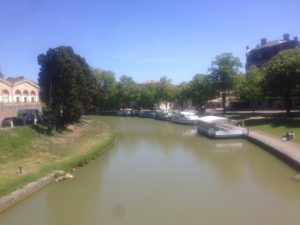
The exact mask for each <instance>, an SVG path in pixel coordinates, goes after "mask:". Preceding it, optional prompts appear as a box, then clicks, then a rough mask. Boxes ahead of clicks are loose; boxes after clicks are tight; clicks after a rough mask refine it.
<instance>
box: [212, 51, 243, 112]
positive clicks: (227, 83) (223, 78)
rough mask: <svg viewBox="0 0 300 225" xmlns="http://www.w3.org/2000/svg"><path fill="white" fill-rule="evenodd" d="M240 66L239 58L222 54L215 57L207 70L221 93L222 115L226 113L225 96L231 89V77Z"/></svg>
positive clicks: (230, 54)
mask: <svg viewBox="0 0 300 225" xmlns="http://www.w3.org/2000/svg"><path fill="white" fill-rule="evenodd" d="M241 66H242V64H241V62H240V60H239V58H237V57H234V56H233V55H232V53H223V54H221V55H218V56H216V59H215V60H214V61H213V62H212V65H211V67H210V69H209V70H210V72H211V76H212V78H213V80H214V84H215V88H216V90H217V91H219V92H221V96H222V107H223V112H224V113H226V95H227V93H228V91H230V90H231V89H232V87H233V76H234V75H235V74H237V73H238V71H239V68H240V67H241Z"/></svg>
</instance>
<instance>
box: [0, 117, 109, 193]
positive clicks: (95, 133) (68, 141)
mask: <svg viewBox="0 0 300 225" xmlns="http://www.w3.org/2000/svg"><path fill="white" fill-rule="evenodd" d="M112 141H113V134H112V131H111V129H110V127H109V126H108V125H107V124H105V123H103V122H102V121H101V120H100V119H99V117H96V116H89V117H84V118H83V120H82V122H81V123H79V124H76V125H73V126H70V127H68V130H67V131H64V132H63V133H55V134H54V135H53V136H50V137H49V136H47V135H44V134H43V129H42V128H39V127H29V126H24V127H16V128H14V129H3V130H0V197H1V196H4V195H6V194H8V193H10V192H12V191H14V190H16V189H18V188H20V187H22V186H23V185H25V184H27V183H29V182H32V181H34V180H36V179H38V178H40V177H42V176H45V175H46V174H48V173H49V172H50V171H52V170H58V169H61V170H66V171H68V170H70V169H71V168H73V167H77V166H83V165H84V164H86V163H87V162H88V161H90V160H91V159H93V158H96V157H97V156H99V155H101V154H102V153H103V152H104V151H106V150H107V149H108V148H109V145H110V144H111V143H112ZM20 167H22V173H20Z"/></svg>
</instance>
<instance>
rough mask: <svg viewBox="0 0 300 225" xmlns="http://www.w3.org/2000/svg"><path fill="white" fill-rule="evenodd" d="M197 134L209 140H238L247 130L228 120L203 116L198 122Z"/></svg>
mask: <svg viewBox="0 0 300 225" xmlns="http://www.w3.org/2000/svg"><path fill="white" fill-rule="evenodd" d="M198 133H200V134H204V135H207V136H209V137H211V138H238V137H242V136H243V135H244V134H245V133H247V129H246V128H244V127H239V126H237V122H236V121H234V120H231V119H229V118H225V117H218V116H204V117H201V118H200V120H199V122H198Z"/></svg>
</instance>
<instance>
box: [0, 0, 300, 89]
mask: <svg viewBox="0 0 300 225" xmlns="http://www.w3.org/2000/svg"><path fill="white" fill-rule="evenodd" d="M0 9H1V13H0V29H1V32H0V68H1V72H2V73H4V74H5V75H6V76H17V75H24V76H26V77H27V78H29V79H31V80H34V81H36V80H37V78H38V72H39V65H38V64H37V56H38V55H39V54H42V53H46V51H47V50H48V49H49V48H54V47H57V46H60V45H68V46H72V47H73V49H74V51H75V52H76V53H77V54H79V55H81V56H82V57H84V58H85V59H86V61H87V62H88V64H89V65H90V66H91V67H92V68H100V69H105V70H111V71H114V72H115V73H116V78H117V79H118V78H119V77H120V76H121V75H124V74H125V75H128V76H131V77H132V78H133V79H134V80H135V81H137V82H142V81H144V80H159V78H160V77H162V76H167V77H168V78H170V79H171V80H172V82H173V83H179V82H182V81H190V80H191V79H192V77H193V76H194V75H195V74H197V73H206V72H207V69H208V67H209V66H210V65H211V62H212V60H214V58H215V57H216V55H219V54H222V53H224V52H232V53H233V54H234V55H235V56H237V57H239V58H240V59H241V61H242V63H243V64H244V63H245V49H246V46H247V45H249V46H250V47H255V46H256V45H257V44H259V43H260V39H261V38H262V37H265V38H267V39H268V40H275V39H281V38H282V35H283V34H284V33H290V35H291V37H292V38H293V37H294V36H300V26H299V21H300V13H299V12H300V1H299V0H285V1H274V0H252V1H250V0H248V1H243V0H239V1H238V0H224V1H222V0H210V1H201V0H172V1H171V0H145V1H144V0H98V1H97V0H82V1H78V0H0Z"/></svg>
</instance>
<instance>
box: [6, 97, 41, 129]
mask: <svg viewBox="0 0 300 225" xmlns="http://www.w3.org/2000/svg"><path fill="white" fill-rule="evenodd" d="M21 109H38V110H39V111H40V112H41V111H42V105H41V103H39V102H35V103H0V126H1V122H2V120H3V119H4V118H6V117H17V115H18V111H19V110H21Z"/></svg>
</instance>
